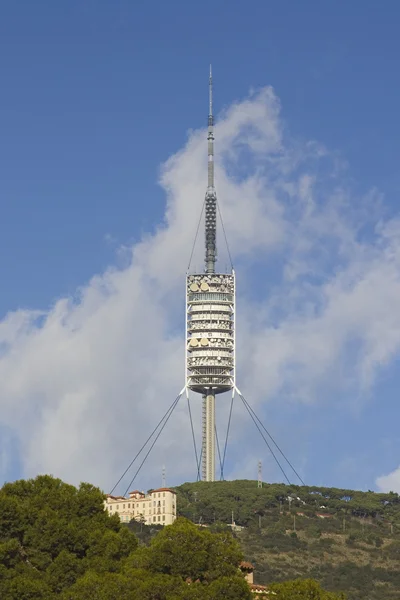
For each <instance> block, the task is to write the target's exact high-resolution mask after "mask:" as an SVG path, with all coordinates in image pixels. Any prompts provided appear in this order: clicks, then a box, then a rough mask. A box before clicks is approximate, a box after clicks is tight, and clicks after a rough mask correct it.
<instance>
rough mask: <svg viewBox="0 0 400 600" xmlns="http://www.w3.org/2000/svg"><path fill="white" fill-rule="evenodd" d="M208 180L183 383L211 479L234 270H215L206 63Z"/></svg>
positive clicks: (231, 362)
mask: <svg viewBox="0 0 400 600" xmlns="http://www.w3.org/2000/svg"><path fill="white" fill-rule="evenodd" d="M208 86H209V88H208V89H209V110H208V133H207V142H208V182H207V190H206V195H205V268H204V272H203V273H197V274H196V273H194V274H189V273H188V274H187V278H186V344H187V346H186V389H187V390H192V391H194V392H196V393H199V394H201V395H202V397H203V413H202V465H201V467H202V473H201V476H202V479H203V481H214V480H215V450H216V443H215V442H216V439H215V438H216V433H215V431H216V430H215V397H216V394H222V393H224V392H227V391H229V390H234V386H235V274H234V272H233V271H232V273H216V272H215V264H216V260H217V194H216V191H215V184H214V116H213V102H212V101H213V97H212V94H213V87H212V72H211V66H210V75H209V81H208Z"/></svg>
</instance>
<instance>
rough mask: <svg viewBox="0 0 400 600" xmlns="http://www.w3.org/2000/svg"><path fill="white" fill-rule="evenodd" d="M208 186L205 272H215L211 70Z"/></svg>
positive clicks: (215, 200) (214, 194)
mask: <svg viewBox="0 0 400 600" xmlns="http://www.w3.org/2000/svg"><path fill="white" fill-rule="evenodd" d="M208 90H209V109H208V135H207V140H208V186H207V192H206V200H205V214H206V222H205V234H206V239H205V242H206V261H205V262H206V265H205V267H206V268H205V272H206V273H215V262H216V259H217V194H216V192H215V187H214V116H213V105H212V71H211V65H210V77H209V80H208Z"/></svg>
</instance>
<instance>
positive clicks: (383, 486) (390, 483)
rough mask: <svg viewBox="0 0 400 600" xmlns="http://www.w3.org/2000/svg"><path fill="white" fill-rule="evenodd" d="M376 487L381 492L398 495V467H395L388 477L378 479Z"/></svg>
mask: <svg viewBox="0 0 400 600" xmlns="http://www.w3.org/2000/svg"><path fill="white" fill-rule="evenodd" d="M376 485H377V487H378V489H379V490H380V491H381V492H397V493H398V494H400V467H397V469H395V470H394V471H392V472H391V473H389V475H382V476H381V477H378V478H377V480H376Z"/></svg>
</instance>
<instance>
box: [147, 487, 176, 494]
mask: <svg viewBox="0 0 400 600" xmlns="http://www.w3.org/2000/svg"><path fill="white" fill-rule="evenodd" d="M154 492H171V494H175V496H176V492H174V490H171V489H170V488H158V489H156V490H151V494H153V493H154Z"/></svg>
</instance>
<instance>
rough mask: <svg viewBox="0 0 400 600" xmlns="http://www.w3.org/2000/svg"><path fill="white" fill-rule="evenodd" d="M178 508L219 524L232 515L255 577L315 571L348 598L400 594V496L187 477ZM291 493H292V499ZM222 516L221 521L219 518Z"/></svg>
mask: <svg viewBox="0 0 400 600" xmlns="http://www.w3.org/2000/svg"><path fill="white" fill-rule="evenodd" d="M176 491H177V493H178V502H177V505H178V508H179V513H180V514H181V515H183V516H185V517H187V518H189V519H191V520H193V521H194V522H196V523H199V522H200V523H202V524H208V525H211V526H212V527H213V528H216V529H218V528H219V529H220V528H221V527H222V528H223V527H224V526H226V524H228V523H231V520H232V513H233V518H234V521H235V523H236V525H238V526H242V527H243V529H242V530H241V531H236V532H235V533H234V535H235V536H236V538H237V539H238V540H239V541H240V543H241V545H242V548H243V551H244V554H245V559H246V560H249V561H250V562H252V563H253V564H254V565H255V568H256V572H255V578H256V581H257V582H259V583H262V584H269V583H271V582H272V581H284V580H287V579H295V578H298V577H312V578H314V579H316V580H317V581H319V582H320V583H321V584H322V586H323V587H324V588H326V589H328V590H332V591H342V590H343V591H345V592H346V594H347V595H348V598H349V600H359V599H360V600H361V599H363V600H378V599H379V600H382V599H385V600H391V599H392V600H394V599H396V600H399V599H400V570H399V559H400V498H399V496H398V495H397V494H394V493H388V494H378V493H374V492H359V491H353V490H341V489H336V488H320V487H314V486H313V487H302V486H288V485H284V484H264V486H263V487H262V488H261V489H258V488H257V482H255V481H232V482H228V481H223V482H215V483H204V482H199V483H193V484H189V483H186V484H184V485H181V486H179V487H178V488H176ZM289 498H290V500H289ZM224 524H225V525H224Z"/></svg>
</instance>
